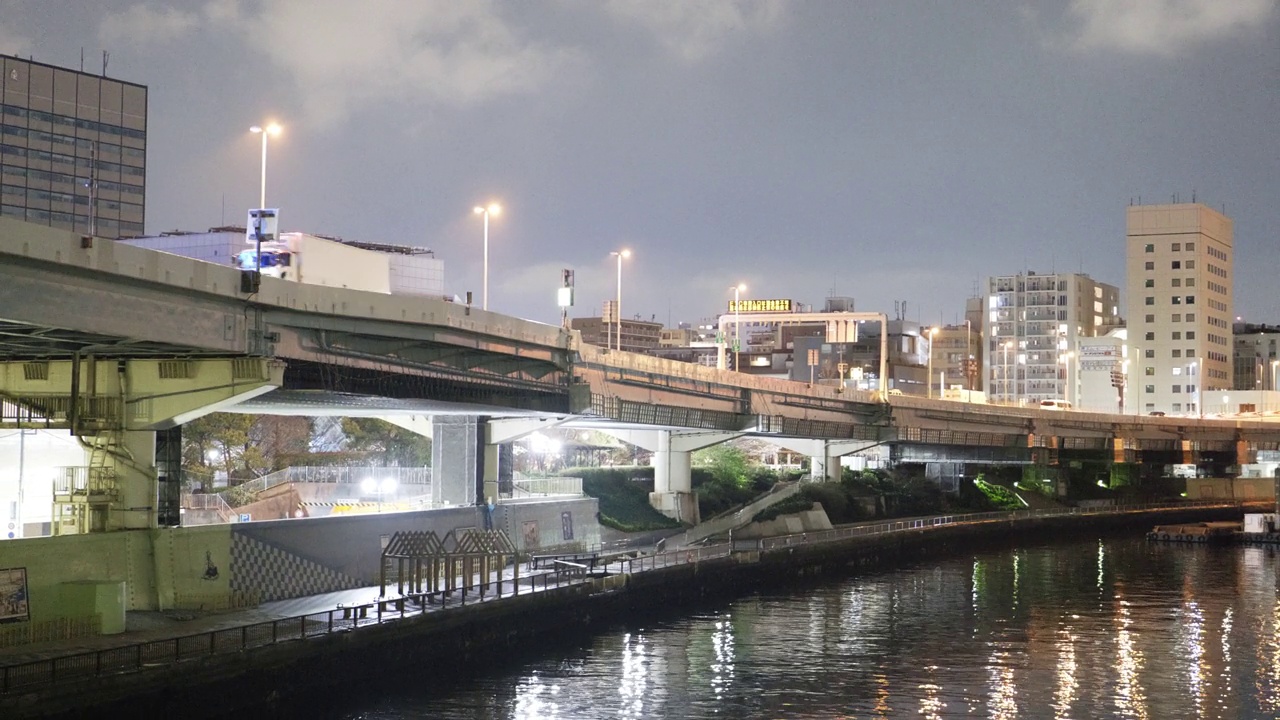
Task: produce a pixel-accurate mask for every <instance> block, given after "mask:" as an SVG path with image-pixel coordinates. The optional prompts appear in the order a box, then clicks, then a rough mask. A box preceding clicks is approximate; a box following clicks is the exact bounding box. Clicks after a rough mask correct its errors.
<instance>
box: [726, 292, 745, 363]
mask: <svg viewBox="0 0 1280 720" xmlns="http://www.w3.org/2000/svg"><path fill="white" fill-rule="evenodd" d="M729 289H730V290H732V291H733V371H734V372H742V366H741V365H740V364H739V360H740V359H741V353H742V307H741V305H742V303H741V302H740V300H739V294H740V293H744V292H746V291H747V286H746V284H745V283H738V284H737V285H734V286H733V287H731V288H729Z"/></svg>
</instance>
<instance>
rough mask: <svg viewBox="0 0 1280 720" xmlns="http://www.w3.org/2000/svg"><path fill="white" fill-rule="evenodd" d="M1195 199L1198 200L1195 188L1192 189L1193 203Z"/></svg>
mask: <svg viewBox="0 0 1280 720" xmlns="http://www.w3.org/2000/svg"><path fill="white" fill-rule="evenodd" d="M1195 201H1196V191H1195V190H1192V191H1191V202H1193V203H1194V202H1195Z"/></svg>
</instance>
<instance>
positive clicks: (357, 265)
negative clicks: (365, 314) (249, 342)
mask: <svg viewBox="0 0 1280 720" xmlns="http://www.w3.org/2000/svg"><path fill="white" fill-rule="evenodd" d="M278 238H279V239H278V240H276V241H274V242H264V243H262V257H261V260H259V258H258V253H257V251H256V250H255V249H254V247H253V246H249V247H247V248H246V249H244V250H242V251H240V253H238V254H237V255H236V266H237V267H239V268H240V269H241V270H254V269H258V268H261V270H262V274H263V275H264V276H267V277H277V278H280V279H281V280H291V281H293V282H300V283H306V284H308V285H323V286H326V287H336V288H350V289H352V290H365V291H368V292H377V293H387V294H390V293H391V255H390V254H388V253H380V252H373V251H370V250H365V249H362V248H359V247H356V246H354V245H351V244H348V243H344V242H337V241H335V240H329V239H326V238H322V237H317V236H315V235H308V234H306V233H280V235H279V236H278ZM259 263H261V264H259Z"/></svg>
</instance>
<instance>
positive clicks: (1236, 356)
mask: <svg viewBox="0 0 1280 720" xmlns="http://www.w3.org/2000/svg"><path fill="white" fill-rule="evenodd" d="M1231 329H1232V334H1233V335H1234V336H1235V345H1234V347H1233V348H1232V352H1231V354H1232V359H1233V362H1232V365H1233V366H1234V367H1233V373H1234V376H1235V377H1234V380H1233V382H1232V385H1233V387H1234V389H1236V390H1276V389H1277V387H1276V385H1277V380H1280V376H1278V375H1280V353H1277V350H1276V345H1277V344H1278V343H1280V327H1276V326H1275V325H1266V324H1263V325H1255V324H1253V323H1243V322H1240V323H1235V324H1234V325H1232V328H1231Z"/></svg>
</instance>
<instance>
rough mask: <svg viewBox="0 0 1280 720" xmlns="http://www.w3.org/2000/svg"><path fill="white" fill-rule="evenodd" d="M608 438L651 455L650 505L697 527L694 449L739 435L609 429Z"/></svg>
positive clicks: (736, 433)
mask: <svg viewBox="0 0 1280 720" xmlns="http://www.w3.org/2000/svg"><path fill="white" fill-rule="evenodd" d="M607 432H608V433H609V434H610V435H613V436H614V437H616V438H618V439H619V440H622V441H624V442H629V443H631V444H632V445H636V446H639V447H642V448H644V449H645V450H648V451H650V452H652V453H653V492H651V493H649V504H650V505H652V506H653V507H654V509H656V510H657V511H658V512H660V513H662V514H663V515H666V516H667V517H670V518H675V519H676V520H679V521H680V522H686V523H692V524H694V525H697V524H698V522H700V520H701V518H700V516H699V513H698V496H697V494H695V493H694V492H693V477H692V473H691V471H690V468H691V455H692V453H693V451H694V450H701V449H702V448H707V447H711V446H712V445H719V444H720V443H722V442H725V441H727V440H732V439H734V438H736V437H740V436H741V435H742V433H738V432H702V431H689V432H682V431H676V430H609V431H607Z"/></svg>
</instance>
